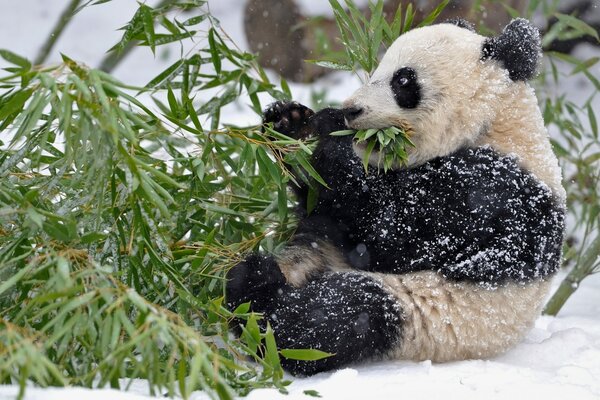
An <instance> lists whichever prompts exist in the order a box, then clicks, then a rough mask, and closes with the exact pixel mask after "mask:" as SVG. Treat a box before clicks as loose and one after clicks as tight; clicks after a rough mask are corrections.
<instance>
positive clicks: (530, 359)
mask: <svg viewBox="0 0 600 400" xmlns="http://www.w3.org/2000/svg"><path fill="white" fill-rule="evenodd" d="M149 3H150V4H151V5H152V4H153V3H155V2H152V1H149ZM300 3H301V8H302V10H303V11H308V12H310V13H311V14H319V13H327V12H328V10H329V6H328V2H327V1H326V0H303V1H301V2H300ZM357 3H360V1H359V2H357ZM66 4H67V1H65V0H1V1H0V48H4V49H9V50H11V51H14V52H16V53H18V54H21V55H23V56H26V57H28V58H30V59H33V58H34V57H35V55H36V54H37V51H38V50H39V47H40V46H41V45H42V43H43V42H44V40H45V38H46V37H47V35H48V34H49V32H50V31H51V29H52V28H53V26H54V24H55V23H56V21H57V19H58V17H59V15H60V13H61V12H62V10H63V8H64V7H65V6H66ZM209 4H210V9H211V11H212V13H213V15H215V16H216V17H217V18H218V19H220V20H221V23H222V26H223V28H224V30H225V31H226V32H227V33H228V34H229V35H230V36H231V37H232V38H233V39H234V41H235V42H236V43H237V44H238V45H239V46H240V47H241V48H246V47H247V45H246V41H245V38H244V34H243V25H242V21H243V8H244V4H245V1H243V0H212V1H209ZM137 6H138V4H137V2H136V1H135V0H114V1H112V2H110V3H107V4H104V5H99V6H94V7H89V8H87V9H84V10H83V11H82V12H81V13H80V14H78V15H77V16H76V17H75V19H74V20H73V22H72V23H71V24H70V25H69V27H68V28H67V30H66V31H65V32H64V34H63V36H62V37H61V38H60V40H59V41H58V43H57V45H56V47H55V49H54V51H53V53H52V54H51V56H50V57H49V59H48V61H47V62H59V61H60V53H61V52H62V53H64V54H66V55H68V56H69V57H71V58H73V59H75V60H78V61H81V62H84V63H86V64H87V65H89V66H92V67H95V66H97V65H98V64H99V62H100V60H101V59H102V58H103V57H104V55H105V51H106V50H107V49H109V48H110V47H111V46H112V45H113V44H115V43H116V42H117V41H118V40H119V39H120V37H121V34H122V32H120V31H117V28H119V27H121V26H123V25H124V24H125V23H126V22H127V21H128V20H129V19H130V17H131V16H132V15H133V13H134V12H135V10H136V9H137ZM179 55H180V53H179V49H178V48H177V47H173V48H171V50H170V51H169V52H164V51H162V50H159V51H157V55H156V57H154V56H153V55H152V53H151V52H150V50H148V49H144V48H142V49H136V50H135V51H134V52H133V53H132V54H131V55H130V56H129V57H128V58H127V59H126V60H125V61H124V62H123V63H122V64H120V65H119V67H118V68H117V69H116V70H115V71H114V74H115V75H116V76H117V78H119V79H121V80H123V81H126V82H128V83H132V84H138V85H143V84H145V83H147V82H148V81H149V80H150V79H152V78H153V77H154V76H156V75H157V74H158V73H159V72H161V71H162V70H163V69H164V68H166V67H167V66H168V65H169V64H170V63H172V62H173V61H174V60H176V59H177V58H178V57H179ZM575 55H576V56H578V57H581V58H589V57H593V56H600V50H599V49H598V48H597V47H596V48H594V47H592V46H580V47H579V48H577V49H576V51H575ZM3 66H4V64H2V62H0V67H3ZM564 71H570V68H566V69H564ZM592 73H594V74H595V75H596V76H600V66H599V65H598V64H597V65H596V66H595V70H593V71H592ZM271 76H272V77H273V79H274V80H275V81H276V78H275V76H274V75H271ZM562 82H563V85H564V86H563V87H562V88H559V89H560V90H561V91H567V92H568V95H569V97H571V98H572V99H574V101H575V102H576V103H577V102H578V101H584V100H585V99H587V98H588V97H589V95H590V93H591V92H592V88H591V87H590V86H589V83H588V82H587V81H585V80H584V79H582V78H580V77H578V76H576V77H574V78H570V79H569V78H565V79H564V80H563V81H562ZM359 85H360V81H359V80H358V78H357V77H356V76H353V75H351V74H349V73H336V74H332V75H329V76H328V77H326V78H324V79H322V80H320V81H319V82H317V83H315V84H313V85H310V86H308V85H298V84H291V85H290V86H291V89H292V94H293V97H294V98H295V99H297V100H299V101H301V102H306V103H309V99H310V97H311V91H314V90H320V89H326V90H327V99H328V100H330V101H341V100H343V99H344V98H345V97H347V96H348V95H350V94H351V93H352V92H353V91H354V90H355V89H356V88H357V87H358V86H359ZM267 102H268V99H265V103H264V104H266V103H267ZM593 107H594V109H595V110H596V113H597V114H598V113H600V98H598V97H597V98H596V99H595V101H594V102H593ZM222 117H223V120H224V121H225V122H230V123H236V124H255V123H258V121H259V117H258V116H257V115H256V114H254V113H253V112H252V111H251V110H250V108H249V107H248V106H247V102H244V100H241V101H240V102H239V103H237V104H233V105H230V106H228V107H227V108H226V109H224V110H223V114H222ZM561 277H562V276H561ZM561 277H559V278H561ZM559 278H557V280H556V281H555V286H557V285H558V282H559V281H558V279H559ZM305 390H316V391H317V392H319V394H320V395H321V396H323V398H324V399H365V398H404V399H411V400H417V399H432V400H435V399H442V398H443V399H445V400H451V399H455V398H456V399H483V398H485V399H510V400H514V399H518V398H525V396H535V398H543V399H561V400H566V399H599V398H600V274H597V275H595V276H592V277H590V278H588V279H586V280H585V281H584V282H583V284H582V285H581V287H580V288H579V289H578V290H577V292H576V293H575V294H574V295H573V296H572V297H571V299H569V301H568V302H567V304H566V306H565V307H564V308H563V309H562V310H561V312H560V314H559V316H558V317H556V318H553V317H540V318H539V319H538V320H537V322H536V325H535V328H534V329H533V330H532V331H531V332H530V333H529V334H528V335H527V337H526V339H525V341H524V342H523V343H522V344H520V345H518V346H517V347H516V348H514V349H513V350H511V351H509V352H508V353H506V354H504V355H502V356H499V357H496V358H494V359H491V360H472V361H463V362H453V363H447V364H433V365H432V364H431V363H430V362H422V363H413V362H380V363H373V364H368V365H363V366H356V367H352V368H346V369H343V370H340V371H337V372H333V373H322V374H319V375H316V376H314V377H312V378H306V379H295V380H294V382H293V383H292V385H291V386H290V387H289V392H290V395H289V396H284V395H282V394H280V393H279V392H278V391H277V390H273V389H262V390H256V391H254V392H252V393H251V394H250V396H249V397H248V398H249V399H279V398H287V399H310V398H311V397H308V396H307V395H306V394H304V391H305ZM147 392H148V389H147V385H146V384H145V382H143V381H136V382H133V384H132V386H131V388H130V391H129V392H128V393H123V392H117V391H113V390H106V389H104V390H100V389H98V390H93V391H92V390H87V389H80V388H69V389H34V388H31V389H29V390H28V392H27V395H26V399H28V400H33V399H36V400H37V399H61V400H62V399H80V398H85V399H86V400H94V399H108V398H110V399H116V400H119V399H126V400H134V399H146V398H149V397H147ZM16 393H17V388H16V387H15V386H0V399H4V398H6V399H10V398H14V397H15V396H16ZM192 398H193V399H204V398H207V396H206V395H205V394H203V393H195V394H194V395H193V397H192Z"/></svg>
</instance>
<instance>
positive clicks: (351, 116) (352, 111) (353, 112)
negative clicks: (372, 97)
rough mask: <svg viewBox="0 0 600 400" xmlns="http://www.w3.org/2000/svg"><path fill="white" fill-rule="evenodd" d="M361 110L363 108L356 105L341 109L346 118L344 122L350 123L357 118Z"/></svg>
mask: <svg viewBox="0 0 600 400" xmlns="http://www.w3.org/2000/svg"><path fill="white" fill-rule="evenodd" d="M363 111H364V109H363V108H362V107H356V106H354V107H347V108H344V109H342V112H343V113H344V118H346V124H350V122H352V121H354V120H355V119H356V118H358V117H359V116H360V115H361V114H362V113H363Z"/></svg>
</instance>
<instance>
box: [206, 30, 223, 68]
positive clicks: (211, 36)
mask: <svg viewBox="0 0 600 400" xmlns="http://www.w3.org/2000/svg"><path fill="white" fill-rule="evenodd" d="M208 44H209V46H210V58H211V59H212V63H213V66H214V67H215V72H216V73H217V75H218V74H220V73H221V56H220V55H219V50H218V49H217V44H216V41H215V31H214V29H213V28H211V29H210V30H209V31H208Z"/></svg>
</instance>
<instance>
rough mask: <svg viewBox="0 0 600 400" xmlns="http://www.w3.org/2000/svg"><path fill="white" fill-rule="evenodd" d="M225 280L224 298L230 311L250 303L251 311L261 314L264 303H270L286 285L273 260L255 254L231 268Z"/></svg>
mask: <svg viewBox="0 0 600 400" xmlns="http://www.w3.org/2000/svg"><path fill="white" fill-rule="evenodd" d="M226 279H227V284H226V286H225V296H226V299H227V307H228V308H229V309H231V310H234V309H235V308H236V307H237V306H239V305H240V304H242V303H246V302H248V301H252V310H253V311H257V312H261V311H263V310H262V308H264V305H265V303H270V302H272V300H273V297H274V296H276V295H277V291H278V290H279V289H281V288H282V287H283V286H285V284H286V280H285V276H284V275H283V273H282V272H281V270H280V269H279V265H277V262H276V261H275V259H274V258H273V257H272V256H268V255H262V254H256V253H254V254H250V255H249V256H248V257H246V259H245V260H244V261H242V262H240V263H239V264H237V265H236V266H234V267H233V268H231V269H230V270H229V272H228V273H227V277H226Z"/></svg>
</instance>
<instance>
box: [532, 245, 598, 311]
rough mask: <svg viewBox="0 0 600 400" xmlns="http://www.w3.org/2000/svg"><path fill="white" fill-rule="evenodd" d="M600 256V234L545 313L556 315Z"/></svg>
mask: <svg viewBox="0 0 600 400" xmlns="http://www.w3.org/2000/svg"><path fill="white" fill-rule="evenodd" d="M598 258H600V235H598V236H596V238H595V239H594V240H593V241H592V243H591V244H590V245H589V246H588V248H587V249H586V250H585V253H584V254H583V256H582V257H581V260H580V262H578V263H577V265H575V267H573V269H572V270H571V272H569V274H568V275H567V276H566V277H565V279H564V280H563V281H562V282H561V284H560V286H559V287H558V290H557V291H556V292H555V293H554V295H552V298H550V300H549V301H548V303H547V304H546V308H544V311H543V313H544V314H547V315H556V314H558V312H559V311H560V309H561V308H562V306H563V305H564V304H565V302H566V301H567V299H568V298H569V297H570V296H571V295H572V294H573V293H574V292H575V291H576V290H577V288H578V287H579V284H580V283H581V281H582V280H583V279H584V278H585V277H586V276H588V275H589V274H591V273H592V270H593V267H594V264H595V263H596V261H597V260H598Z"/></svg>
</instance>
